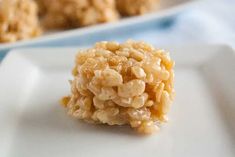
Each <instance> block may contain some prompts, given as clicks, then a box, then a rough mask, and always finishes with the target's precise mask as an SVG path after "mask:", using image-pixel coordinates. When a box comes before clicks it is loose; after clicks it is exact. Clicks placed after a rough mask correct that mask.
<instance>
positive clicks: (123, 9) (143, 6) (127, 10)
mask: <svg viewBox="0 0 235 157" xmlns="http://www.w3.org/2000/svg"><path fill="white" fill-rule="evenodd" d="M159 1H160V0H116V3H117V9H118V11H119V12H120V13H121V14H122V15H127V16H131V15H141V14H144V13H147V12H151V11H154V10H155V9H157V7H158V6H159Z"/></svg>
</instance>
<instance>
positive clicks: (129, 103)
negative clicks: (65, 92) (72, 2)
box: [62, 40, 174, 133]
mask: <svg viewBox="0 0 235 157" xmlns="http://www.w3.org/2000/svg"><path fill="white" fill-rule="evenodd" d="M173 67H174V61H173V60H172V59H171V58H170V56H169V53H167V52H165V51H164V50H160V49H155V48H154V47H153V46H151V45H149V44H147V43H144V42H138V41H132V40H129V41H127V42H125V43H121V44H119V43H117V42H107V41H104V42H98V43H96V44H95V46H94V47H92V48H89V49H86V50H82V51H80V52H79V53H78V54H77V56H76V59H75V66H74V69H73V71H72V73H73V80H71V81H70V84H71V93H70V94H69V96H66V97H64V98H63V99H62V104H63V105H64V106H65V107H66V108H67V110H68V113H69V114H70V115H71V116H73V117H75V118H78V119H83V120H85V121H87V122H93V123H101V124H108V125H125V124H127V125H130V126H131V127H132V128H134V129H136V130H137V131H138V132H140V133H152V132H154V131H155V130H157V129H158V128H159V125H160V124H161V123H163V122H166V121H167V113H168V110H169V108H170V105H171V103H172V101H173V99H174V70H173Z"/></svg>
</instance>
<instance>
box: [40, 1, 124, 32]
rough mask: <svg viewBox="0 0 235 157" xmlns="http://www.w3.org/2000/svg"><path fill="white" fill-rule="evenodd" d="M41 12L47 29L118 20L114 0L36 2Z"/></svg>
mask: <svg viewBox="0 0 235 157" xmlns="http://www.w3.org/2000/svg"><path fill="white" fill-rule="evenodd" d="M37 1H38V4H39V5H40V8H41V9H42V10H43V11H41V12H44V13H41V15H42V23H43V25H44V26H45V27H46V28H48V29H55V28H57V29H67V28H76V27H81V26H87V25H93V24H97V23H104V22H111V21H116V20H117V19H118V18H119V15H118V12H117V11H116V8H115V6H116V5H115V0H50V5H48V4H47V3H48V0H37Z"/></svg>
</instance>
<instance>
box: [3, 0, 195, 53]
mask: <svg viewBox="0 0 235 157" xmlns="http://www.w3.org/2000/svg"><path fill="white" fill-rule="evenodd" d="M198 1H199V0H161V5H160V6H161V7H160V9H159V10H158V11H156V12H153V13H150V14H145V15H143V16H135V17H129V18H123V19H121V20H120V21H118V22H113V23H104V24H97V25H93V26H89V27H83V28H78V29H74V30H68V31H63V32H57V33H53V34H50V35H43V36H41V37H38V38H35V39H30V40H25V41H18V42H15V43H4V44H3V43H0V52H6V51H7V50H8V49H11V48H16V47H22V46H32V45H33V46H34V45H40V46H41V45H47V46H48V42H52V41H58V40H61V39H65V38H68V37H70V38H72V37H73V38H74V37H75V38H76V39H77V38H81V36H83V35H89V36H90V35H91V34H94V33H97V32H103V33H105V32H107V31H108V30H115V29H118V30H120V29H129V27H131V28H132V26H135V27H136V26H138V27H139V26H140V25H147V24H149V23H150V22H151V21H155V25H156V22H158V21H160V20H162V19H165V18H168V17H171V16H173V15H175V14H177V13H179V12H180V11H182V10H184V9H187V8H189V6H190V5H192V4H193V3H192V2H198ZM110 32H112V31H110ZM120 32H122V30H120ZM93 38H94V37H93ZM51 45H54V44H52V43H51Z"/></svg>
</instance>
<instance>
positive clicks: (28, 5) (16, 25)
mask: <svg viewBox="0 0 235 157" xmlns="http://www.w3.org/2000/svg"><path fill="white" fill-rule="evenodd" d="M40 33H41V29H40V26H39V22H38V17H37V5H36V4H35V2H34V1H33V0H0V43H1V42H15V41H17V40H22V39H29V38H33V37H36V36H38V35H40Z"/></svg>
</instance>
